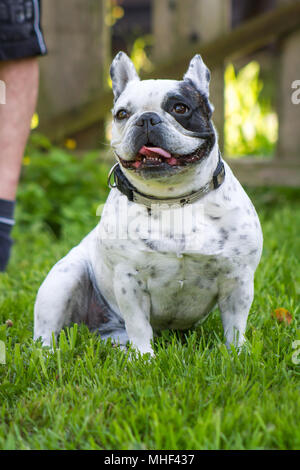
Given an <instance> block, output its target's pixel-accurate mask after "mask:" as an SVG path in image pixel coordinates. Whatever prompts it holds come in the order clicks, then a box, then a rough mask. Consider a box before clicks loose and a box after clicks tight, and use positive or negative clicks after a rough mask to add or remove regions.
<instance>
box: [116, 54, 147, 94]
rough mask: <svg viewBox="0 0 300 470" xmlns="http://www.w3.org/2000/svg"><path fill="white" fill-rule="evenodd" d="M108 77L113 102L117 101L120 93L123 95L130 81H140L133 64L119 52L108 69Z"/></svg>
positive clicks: (125, 55)
mask: <svg viewBox="0 0 300 470" xmlns="http://www.w3.org/2000/svg"><path fill="white" fill-rule="evenodd" d="M110 77H111V80H112V87H113V92H114V97H115V101H117V99H118V98H119V96H120V95H121V93H123V91H124V90H125V88H126V86H127V84H128V83H129V82H131V81H132V80H140V77H139V76H138V74H137V71H136V70H135V67H134V65H133V62H132V61H131V60H130V59H129V57H128V55H127V54H125V52H119V53H118V54H117V55H116V57H115V58H114V60H113V62H112V64H111V67H110Z"/></svg>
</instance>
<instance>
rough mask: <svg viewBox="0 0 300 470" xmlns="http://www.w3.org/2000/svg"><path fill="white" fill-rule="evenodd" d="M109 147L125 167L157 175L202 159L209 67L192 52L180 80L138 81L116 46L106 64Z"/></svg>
mask: <svg viewBox="0 0 300 470" xmlns="http://www.w3.org/2000/svg"><path fill="white" fill-rule="evenodd" d="M111 78H112V84H113V92H114V97H115V103H114V109H113V116H114V121H113V129H112V147H113V149H114V151H115V153H116V156H117V158H118V160H119V162H120V163H121V166H122V167H123V169H125V171H126V172H127V171H130V172H133V173H134V174H135V176H140V177H141V178H144V179H161V178H164V177H170V176H172V175H175V174H178V173H180V172H182V171H185V170H186V168H187V167H190V166H192V165H196V164H199V163H201V161H202V160H203V159H206V158H207V157H208V156H209V155H210V153H211V151H212V148H213V146H214V144H215V141H216V135H215V131H214V128H213V125H212V122H211V115H212V111H213V107H212V105H211V104H210V102H209V99H208V98H209V80H210V73H209V70H208V69H207V67H206V66H205V64H204V63H203V61H202V58H201V57H200V56H199V55H196V56H195V57H194V58H193V59H192V61H191V63H190V66H189V69H188V71H187V73H186V74H185V76H184V79H183V80H182V81H179V82H178V81H176V80H144V81H140V79H139V77H138V75H137V73H136V70H135V68H134V65H133V63H132V62H131V60H130V59H129V58H128V56H127V55H126V54H125V53H123V52H120V53H119V54H118V55H117V56H116V57H115V59H114V61H113V63H112V65H111Z"/></svg>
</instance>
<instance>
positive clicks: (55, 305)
mask: <svg viewBox="0 0 300 470" xmlns="http://www.w3.org/2000/svg"><path fill="white" fill-rule="evenodd" d="M70 323H86V324H87V326H88V327H89V328H90V330H91V331H95V332H97V333H98V334H100V336H101V339H103V340H107V339H108V338H111V340H112V341H113V342H117V343H118V344H120V345H125V344H126V343H127V342H128V336H127V333H126V330H125V324H124V321H123V320H122V319H121V318H120V316H119V315H118V314H117V313H116V312H114V311H113V310H112V309H111V308H110V307H109V305H108V304H107V302H106V301H105V299H104V298H103V296H102V294H101V292H100V290H99V289H98V287H97V286H96V282H95V280H94V276H93V273H92V270H91V268H90V266H89V263H88V261H87V260H86V253H85V252H84V250H83V247H82V245H78V246H77V247H75V248H73V249H72V250H71V251H70V253H69V254H68V255H67V256H65V257H64V258H63V259H62V260H61V261H59V262H58V263H57V264H56V265H55V266H54V267H53V268H52V270H51V271H50V273H49V274H48V276H47V277H46V279H45V281H44V282H43V284H42V285H41V287H40V289H39V291H38V295H37V299H36V302H35V308H34V339H35V340H37V339H39V338H41V339H42V343H43V345H44V346H50V345H51V342H52V335H53V334H54V336H55V338H56V337H57V336H58V334H59V332H60V331H61V329H62V328H63V327H64V326H67V325H69V324H70Z"/></svg>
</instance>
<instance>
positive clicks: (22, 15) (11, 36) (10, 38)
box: [0, 0, 47, 60]
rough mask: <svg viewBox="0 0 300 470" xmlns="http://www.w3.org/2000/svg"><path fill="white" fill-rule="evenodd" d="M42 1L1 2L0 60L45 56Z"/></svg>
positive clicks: (10, 0)
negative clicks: (41, 18) (41, 19)
mask: <svg viewBox="0 0 300 470" xmlns="http://www.w3.org/2000/svg"><path fill="white" fill-rule="evenodd" d="M40 3H41V2H40V0H0V60H12V59H21V58H24V57H33V56H37V55H45V54H46V53H47V48H46V45H45V42H44V38H43V33H42V30H41V21H40V17H41V5H40Z"/></svg>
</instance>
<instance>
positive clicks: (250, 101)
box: [224, 61, 278, 157]
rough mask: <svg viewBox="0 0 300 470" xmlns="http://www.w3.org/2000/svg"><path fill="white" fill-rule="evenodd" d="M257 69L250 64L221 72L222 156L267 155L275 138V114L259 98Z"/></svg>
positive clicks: (252, 63) (260, 86)
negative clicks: (223, 101) (223, 89)
mask: <svg viewBox="0 0 300 470" xmlns="http://www.w3.org/2000/svg"><path fill="white" fill-rule="evenodd" d="M259 74H260V66H259V64H258V63H257V62H255V61H252V62H250V63H249V64H247V65H246V66H245V67H243V68H242V69H241V70H240V71H239V72H238V73H236V72H235V69H234V67H233V65H232V64H229V65H228V66H227V68H226V71H225V129H224V132H225V154H226V155H228V156H230V157H240V156H242V155H256V156H264V155H265V156H271V155H272V154H273V153H274V150H275V145H276V141H277V135H278V121H277V115H276V113H275V112H274V110H273V109H272V105H271V103H270V100H269V99H267V98H263V97H262V93H261V92H262V90H263V86H264V85H263V82H262V80H261V79H260V77H259Z"/></svg>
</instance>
